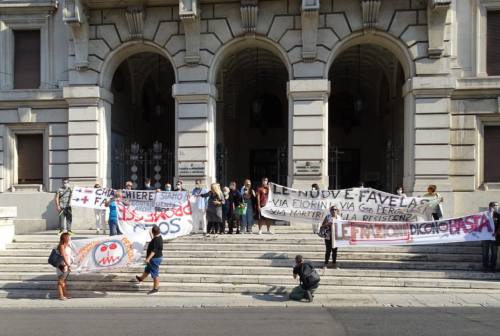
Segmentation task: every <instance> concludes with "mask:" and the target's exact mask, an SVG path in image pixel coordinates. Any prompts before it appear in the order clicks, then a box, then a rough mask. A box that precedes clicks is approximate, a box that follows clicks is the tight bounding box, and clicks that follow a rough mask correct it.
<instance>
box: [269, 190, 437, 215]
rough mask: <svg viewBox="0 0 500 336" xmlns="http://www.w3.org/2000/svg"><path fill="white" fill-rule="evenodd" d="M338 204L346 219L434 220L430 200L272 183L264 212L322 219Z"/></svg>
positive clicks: (373, 192)
mask: <svg viewBox="0 0 500 336" xmlns="http://www.w3.org/2000/svg"><path fill="white" fill-rule="evenodd" d="M332 205H336V206H337V207H338V208H339V209H340V212H341V215H342V218H343V219H345V220H357V221H382V222H413V221H417V220H428V219H431V212H432V209H431V207H430V206H429V205H430V200H429V199H427V198H421V197H402V196H398V195H393V194H389V193H386V192H383V191H379V190H376V189H371V188H352V189H342V190H319V191H317V190H316V191H315V190H310V191H302V190H297V189H292V188H287V187H284V186H281V185H278V184H274V183H270V184H269V199H268V202H267V204H266V206H265V207H264V208H262V214H263V215H264V216H265V217H267V218H271V219H276V220H286V221H293V220H299V221H308V222H313V223H318V222H321V221H322V219H323V214H324V213H325V211H327V210H328V209H329V208H330V207H331V206H332Z"/></svg>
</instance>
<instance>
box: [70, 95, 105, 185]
mask: <svg viewBox="0 0 500 336" xmlns="http://www.w3.org/2000/svg"><path fill="white" fill-rule="evenodd" d="M63 95H64V98H65V99H66V101H67V102H68V177H69V178H70V180H71V182H72V184H74V185H77V184H80V185H93V184H94V183H96V182H99V183H101V184H102V185H103V186H111V104H112V103H113V95H112V94H111V93H110V92H109V91H107V90H105V89H103V88H100V87H98V86H69V87H65V88H64V91H63Z"/></svg>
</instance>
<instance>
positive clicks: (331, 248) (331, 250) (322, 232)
mask: <svg viewBox="0 0 500 336" xmlns="http://www.w3.org/2000/svg"><path fill="white" fill-rule="evenodd" d="M339 219H342V217H341V216H340V211H339V209H338V208H337V207H336V206H335V205H333V206H331V207H330V213H329V214H328V215H326V216H325V218H324V219H323V223H322V224H321V227H320V228H319V236H320V237H322V238H323V239H324V240H325V264H324V266H323V269H325V268H338V267H337V251H338V248H337V247H336V246H335V224H336V221H337V220H339ZM330 255H331V256H332V263H331V264H329V263H328V261H329V260H330Z"/></svg>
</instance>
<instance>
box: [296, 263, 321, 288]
mask: <svg viewBox="0 0 500 336" xmlns="http://www.w3.org/2000/svg"><path fill="white" fill-rule="evenodd" d="M305 266H307V267H305ZM301 280H302V284H303V285H304V286H305V287H312V286H314V285H317V284H318V283H319V281H320V276H319V274H318V272H316V270H315V269H314V267H313V266H312V265H310V264H305V263H304V264H303V265H302V279H301Z"/></svg>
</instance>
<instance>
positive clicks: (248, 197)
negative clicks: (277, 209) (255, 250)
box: [241, 179, 257, 234]
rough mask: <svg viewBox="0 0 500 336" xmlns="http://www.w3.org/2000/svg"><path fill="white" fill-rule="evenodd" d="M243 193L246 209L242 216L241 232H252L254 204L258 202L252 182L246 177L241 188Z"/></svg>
mask: <svg viewBox="0 0 500 336" xmlns="http://www.w3.org/2000/svg"><path fill="white" fill-rule="evenodd" d="M241 195H242V197H243V203H244V206H245V208H246V211H245V213H244V214H242V216H241V233H242V234H244V233H245V232H246V233H252V226H253V214H254V211H253V210H254V205H255V204H256V198H257V197H256V195H255V191H254V190H253V189H252V182H251V181H250V180H249V179H246V180H245V182H244V183H243V187H242V188H241Z"/></svg>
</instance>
